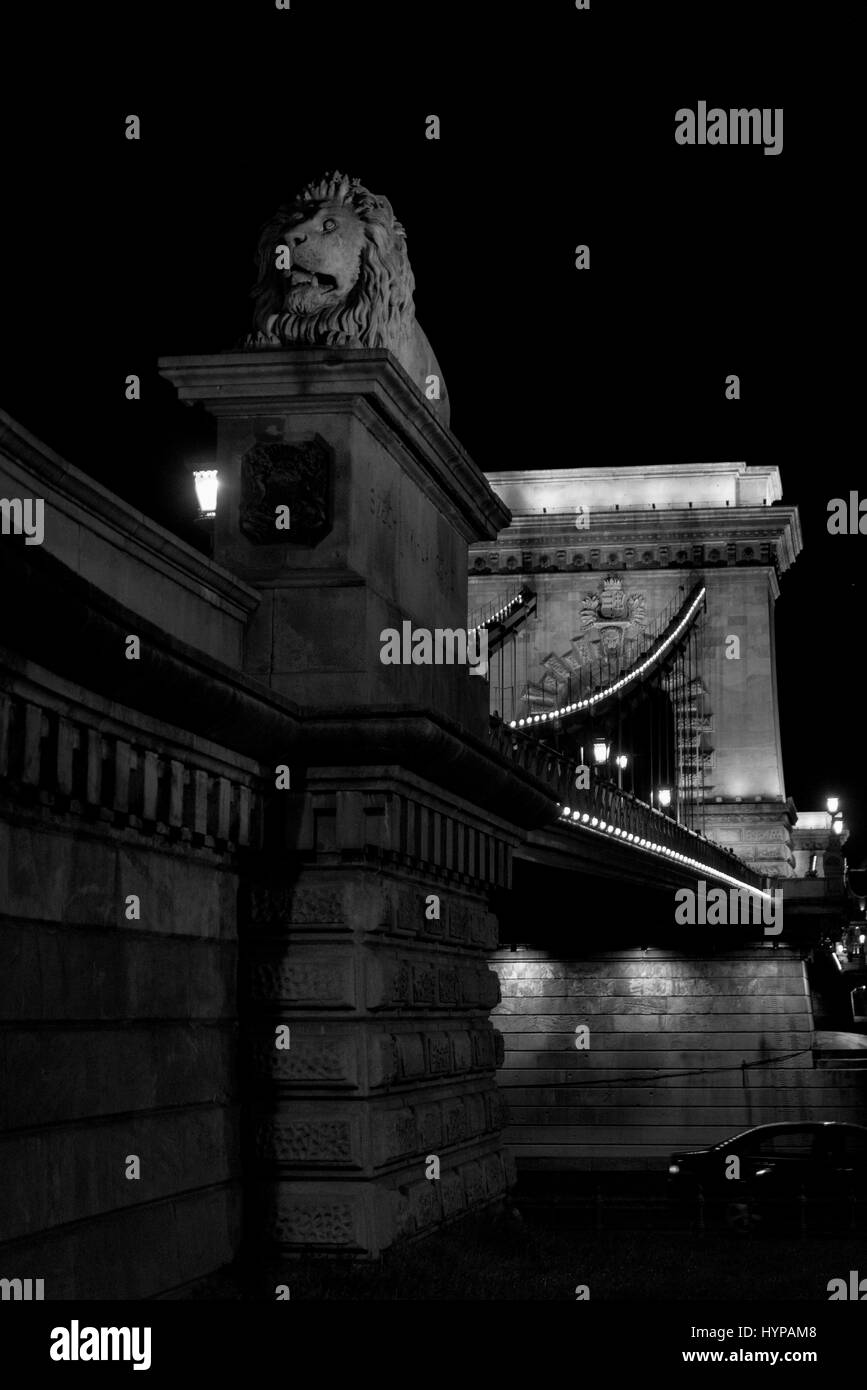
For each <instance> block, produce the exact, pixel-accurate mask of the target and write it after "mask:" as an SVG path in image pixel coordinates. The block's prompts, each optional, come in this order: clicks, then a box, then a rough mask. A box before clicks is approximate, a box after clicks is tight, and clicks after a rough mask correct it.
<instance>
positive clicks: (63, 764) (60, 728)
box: [57, 715, 78, 797]
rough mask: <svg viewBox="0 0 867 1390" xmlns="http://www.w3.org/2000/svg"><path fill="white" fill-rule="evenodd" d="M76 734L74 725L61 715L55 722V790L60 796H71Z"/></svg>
mask: <svg viewBox="0 0 867 1390" xmlns="http://www.w3.org/2000/svg"><path fill="white" fill-rule="evenodd" d="M77 733H78V731H77V729H76V728H75V725H74V724H71V723H70V721H69V720H68V719H64V718H63V716H62V715H61V716H60V718H59V719H58V721H57V789H58V791H59V792H60V794H61V795H62V796H70V797H71V796H72V761H73V754H74V752H75V748H76V745H77V742H78V739H77Z"/></svg>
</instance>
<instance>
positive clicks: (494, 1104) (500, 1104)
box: [485, 1091, 509, 1129]
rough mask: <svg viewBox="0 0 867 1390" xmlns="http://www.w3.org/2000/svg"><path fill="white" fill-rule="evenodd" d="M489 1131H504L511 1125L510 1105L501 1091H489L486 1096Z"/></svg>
mask: <svg viewBox="0 0 867 1390" xmlns="http://www.w3.org/2000/svg"><path fill="white" fill-rule="evenodd" d="M485 1103H486V1107H487V1112H488V1129H503V1128H504V1126H505V1125H507V1124H508V1123H509V1103H508V1101H507V1099H506V1097H505V1096H504V1095H503V1093H502V1092H501V1091H488V1092H487V1094H486V1096H485Z"/></svg>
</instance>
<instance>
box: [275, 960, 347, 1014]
mask: <svg viewBox="0 0 867 1390" xmlns="http://www.w3.org/2000/svg"><path fill="white" fill-rule="evenodd" d="M250 984H251V992H252V995H253V998H254V999H257V1000H260V999H261V1000H267V1001H268V1002H269V1003H275V1004H277V1003H281V1004H293V1005H295V1006H296V1007H299V1008H303V1007H304V1006H305V1005H306V1006H308V1007H314V1006H315V1007H316V1008H325V1009H341V1008H342V1009H347V1008H352V1007H353V1005H354V1004H355V976H354V972H353V969H352V961H351V960H350V959H349V958H348V957H343V958H341V959H337V958H336V957H335V956H332V957H330V958H329V957H327V956H313V955H309V956H305V954H304V953H303V952H302V951H300V950H299V951H298V952H294V951H293V953H292V956H291V958H289V957H286V956H284V957H283V958H282V959H281V960H273V961H269V960H264V961H263V960H259V961H256V962H255V963H254V965H253V966H252V969H251V972H250Z"/></svg>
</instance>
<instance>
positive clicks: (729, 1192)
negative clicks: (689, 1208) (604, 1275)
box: [668, 1120, 867, 1231]
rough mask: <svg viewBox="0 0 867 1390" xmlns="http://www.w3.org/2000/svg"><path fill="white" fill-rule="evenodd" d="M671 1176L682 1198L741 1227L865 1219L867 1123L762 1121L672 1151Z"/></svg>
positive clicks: (674, 1193) (674, 1190) (673, 1187)
mask: <svg viewBox="0 0 867 1390" xmlns="http://www.w3.org/2000/svg"><path fill="white" fill-rule="evenodd" d="M668 1181H669V1192H670V1194H671V1195H672V1196H673V1197H674V1198H677V1199H682V1200H685V1201H689V1202H695V1203H696V1204H697V1205H699V1204H702V1206H703V1210H704V1212H705V1214H706V1216H707V1217H708V1218H709V1219H711V1220H713V1219H714V1218H719V1217H721V1218H722V1219H723V1220H724V1221H725V1223H726V1225H727V1226H729V1227H730V1228H732V1229H733V1230H738V1231H750V1230H754V1229H756V1228H760V1229H768V1228H771V1227H773V1226H776V1225H778V1224H781V1223H783V1224H786V1225H788V1226H791V1224H792V1222H793V1221H797V1222H798V1224H799V1225H801V1226H803V1227H805V1228H806V1227H808V1226H809V1227H810V1228H815V1227H821V1226H825V1225H828V1224H833V1225H839V1224H840V1223H841V1222H842V1223H846V1224H848V1225H851V1226H854V1225H855V1224H856V1222H857V1223H858V1224H863V1221H864V1214H863V1213H864V1211H865V1210H867V1127H865V1126H864V1125H853V1124H841V1123H837V1122H836V1121H833V1120H825V1121H806V1120H804V1121H801V1122H797V1121H794V1122H791V1123H786V1124H776V1125H757V1126H756V1128H755V1129H747V1130H744V1132H743V1133H742V1134H736V1135H734V1136H733V1137H732V1138H731V1139H723V1140H722V1141H721V1142H720V1143H719V1144H712V1145H711V1146H710V1148H707V1149H693V1150H690V1151H688V1152H684V1153H674V1154H672V1155H671V1160H670V1162H669V1165H668ZM859 1199H860V1201H859ZM859 1206H860V1208H861V1211H860V1213H859Z"/></svg>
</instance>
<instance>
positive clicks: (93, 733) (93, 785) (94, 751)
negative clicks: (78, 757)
mask: <svg viewBox="0 0 867 1390" xmlns="http://www.w3.org/2000/svg"><path fill="white" fill-rule="evenodd" d="M85 799H86V801H87V804H88V806H98V805H99V803H100V801H101V799H102V735H101V734H100V732H99V730H98V729H88V731H87V790H86V792H85Z"/></svg>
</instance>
